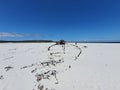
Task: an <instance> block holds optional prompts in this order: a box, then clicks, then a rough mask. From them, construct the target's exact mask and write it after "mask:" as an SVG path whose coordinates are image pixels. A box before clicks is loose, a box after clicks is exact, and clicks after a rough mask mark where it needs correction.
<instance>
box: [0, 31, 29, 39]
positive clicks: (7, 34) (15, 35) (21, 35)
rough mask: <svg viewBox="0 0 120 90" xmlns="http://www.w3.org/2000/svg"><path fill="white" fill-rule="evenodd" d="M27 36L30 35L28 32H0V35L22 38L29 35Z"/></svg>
mask: <svg viewBox="0 0 120 90" xmlns="http://www.w3.org/2000/svg"><path fill="white" fill-rule="evenodd" d="M29 36H30V34H19V33H9V32H0V37H13V38H15V37H16V38H23V37H29Z"/></svg>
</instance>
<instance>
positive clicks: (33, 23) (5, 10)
mask: <svg viewBox="0 0 120 90" xmlns="http://www.w3.org/2000/svg"><path fill="white" fill-rule="evenodd" d="M13 33H14V34H16V35H15V36H13ZM4 34H5V35H4ZM17 35H18V36H17ZM20 35H21V36H20ZM22 36H23V37H22ZM0 39H9V40H10V39H15V40H16V39H52V40H59V39H65V40H120V0H0Z"/></svg>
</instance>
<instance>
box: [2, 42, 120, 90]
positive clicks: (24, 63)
mask: <svg viewBox="0 0 120 90" xmlns="http://www.w3.org/2000/svg"><path fill="white" fill-rule="evenodd" d="M51 45H53V43H16V44H15V43H14V44H12V43H6V44H5V43H4V44H2V43H0V90H42V89H38V87H41V86H44V88H43V90H120V70H119V69H120V44H112V43H111V44H103V43H102V44H100V43H97V44H95V43H91V44H90V43H80V44H78V46H79V47H80V48H81V50H82V53H81V54H80V56H79V57H78V58H77V60H75V57H76V56H77V55H78V54H79V52H80V51H79V49H78V48H76V47H74V46H71V45H70V43H69V44H67V45H66V49H65V54H64V52H63V48H62V46H54V47H52V48H51V49H50V51H48V47H49V46H51ZM84 46H87V48H85V47H84ZM50 53H51V54H50ZM52 60H54V62H53V63H51V61H52ZM59 60H61V61H59ZM55 61H56V62H55ZM46 62H47V63H48V64H49V65H48V66H46ZM41 63H43V64H41ZM53 64H55V66H54V65H53ZM5 67H6V68H5ZM45 73H46V74H45ZM42 74H43V76H44V79H43V77H42V80H39V81H37V80H36V79H37V78H38V76H36V75H42Z"/></svg>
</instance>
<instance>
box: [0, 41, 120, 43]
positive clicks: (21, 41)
mask: <svg viewBox="0 0 120 90" xmlns="http://www.w3.org/2000/svg"><path fill="white" fill-rule="evenodd" d="M51 42H56V41H53V40H19V41H18V40H17V41H15V40H14V41H11V40H9V41H7V40H0V43H51ZM66 42H68V43H120V41H66Z"/></svg>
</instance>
